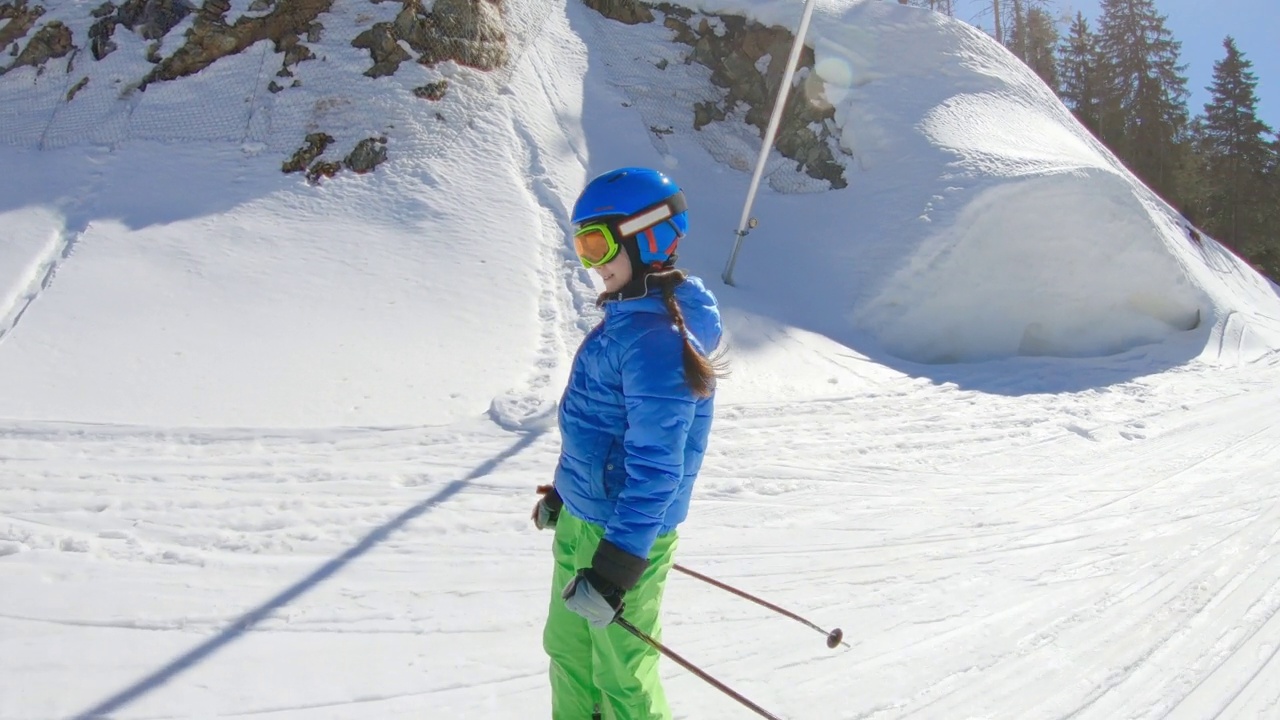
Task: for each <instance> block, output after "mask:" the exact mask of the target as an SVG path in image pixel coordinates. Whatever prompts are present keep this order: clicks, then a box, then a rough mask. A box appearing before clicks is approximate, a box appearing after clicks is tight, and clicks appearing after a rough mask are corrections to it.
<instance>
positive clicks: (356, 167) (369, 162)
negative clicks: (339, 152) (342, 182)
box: [342, 137, 387, 175]
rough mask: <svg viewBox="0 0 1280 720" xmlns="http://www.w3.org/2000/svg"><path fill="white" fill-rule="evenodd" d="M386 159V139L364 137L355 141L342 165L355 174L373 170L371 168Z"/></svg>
mask: <svg viewBox="0 0 1280 720" xmlns="http://www.w3.org/2000/svg"><path fill="white" fill-rule="evenodd" d="M386 160H387V139H386V138H385V137H376V138H365V139H364V140H361V141H360V142H358V143H356V147H355V149H354V150H352V151H351V152H350V153H348V154H347V156H346V157H345V158H343V159H342V166H343V167H345V168H346V169H348V170H350V171H351V172H353V173H355V174H357V175H363V174H365V173H367V172H373V169H374V168H376V167H378V166H379V165H381V164H382V163H384V162H386Z"/></svg>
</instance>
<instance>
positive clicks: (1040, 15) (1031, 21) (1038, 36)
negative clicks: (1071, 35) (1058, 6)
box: [1022, 6, 1060, 93]
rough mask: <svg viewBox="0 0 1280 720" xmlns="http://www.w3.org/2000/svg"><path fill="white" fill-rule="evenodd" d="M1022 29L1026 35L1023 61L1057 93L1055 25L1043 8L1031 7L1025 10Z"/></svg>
mask: <svg viewBox="0 0 1280 720" xmlns="http://www.w3.org/2000/svg"><path fill="white" fill-rule="evenodd" d="M1023 27H1024V28H1025V30H1024V32H1025V33H1026V41H1025V42H1024V52H1025V53H1026V54H1025V55H1024V56H1023V58H1022V59H1023V61H1024V62H1026V63H1027V66H1028V67H1030V68H1031V69H1032V70H1034V71H1035V73H1036V74H1037V75H1039V76H1040V79H1041V80H1044V82H1045V84H1046V85H1048V86H1049V88H1050V89H1051V90H1053V91H1054V92H1055V93H1056V92H1058V87H1059V84H1060V81H1059V79H1058V59H1057V56H1056V55H1055V52H1054V51H1055V49H1056V48H1057V45H1058V27H1057V25H1055V24H1054V22H1053V18H1052V17H1050V16H1049V13H1048V12H1047V11H1046V10H1045V9H1044V8H1041V7H1035V6H1033V7H1031V8H1029V9H1028V10H1027V17H1026V21H1025V22H1024V23H1023Z"/></svg>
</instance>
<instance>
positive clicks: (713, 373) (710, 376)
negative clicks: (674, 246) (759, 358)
mask: <svg viewBox="0 0 1280 720" xmlns="http://www.w3.org/2000/svg"><path fill="white" fill-rule="evenodd" d="M684 279H685V274H684V271H682V270H676V269H674V268H672V269H669V270H660V271H657V272H652V273H649V275H648V276H646V277H645V281H646V282H648V283H651V284H652V285H655V286H657V287H660V288H662V301H663V303H664V304H666V306H667V312H668V313H670V314H671V319H672V321H674V322H675V324H676V328H677V329H679V330H680V337H682V338H684V349H683V350H682V351H681V352H682V353H683V355H684V381H685V383H687V384H688V385H689V389H690V390H693V394H694V395H696V396H698V397H700V398H708V397H711V394H712V393H713V392H715V390H716V381H717V380H719V379H720V378H722V377H726V376H727V375H728V374H729V366H728V363H727V362H726V361H725V359H724V352H723V350H721V351H720V352H717V353H715V354H713V355H712V356H711V357H707V356H705V355H703V354H702V353H700V352H698V349H697V348H695V347H694V346H693V340H691V339H690V337H689V329H688V328H687V327H685V324H684V312H683V311H681V310H680V303H679V302H677V301H676V287H677V286H678V285H680V283H682V282H684Z"/></svg>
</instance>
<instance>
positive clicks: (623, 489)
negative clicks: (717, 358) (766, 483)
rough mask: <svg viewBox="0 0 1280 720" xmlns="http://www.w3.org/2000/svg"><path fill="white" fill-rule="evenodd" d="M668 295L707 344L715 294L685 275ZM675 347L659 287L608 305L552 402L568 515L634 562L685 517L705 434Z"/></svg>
mask: <svg viewBox="0 0 1280 720" xmlns="http://www.w3.org/2000/svg"><path fill="white" fill-rule="evenodd" d="M675 294H676V300H677V301H678V302H679V304H680V309H681V311H682V312H683V314H684V318H685V326H686V327H687V328H688V330H689V332H690V334H691V335H692V338H691V339H692V340H693V341H694V347H696V348H697V349H698V350H699V351H700V352H702V353H703V354H707V353H710V352H712V351H713V350H715V348H716V347H717V346H718V345H719V344H720V311H719V309H718V308H717V307H716V299H715V297H714V296H713V295H712V294H711V292H710V291H709V290H707V288H706V287H705V286H703V284H702V281H700V280H699V279H697V278H695V277H689V278H687V279H686V280H685V281H684V282H683V283H681V284H680V285H678V286H677V287H676V289H675ZM682 349H683V340H682V338H681V337H680V331H679V330H678V329H676V326H675V323H674V322H673V321H672V319H671V315H670V314H669V313H668V312H667V308H666V305H665V304H664V303H663V300H662V291H661V290H657V289H655V290H651V291H650V292H649V294H648V295H645V296H644V297H640V298H634V299H630V300H618V301H612V302H608V303H606V304H605V306H604V320H603V321H602V322H601V323H600V324H599V325H597V326H596V327H595V328H594V329H593V330H592V331H591V332H590V333H588V334H587V337H586V338H585V339H584V340H583V341H582V346H581V347H579V348H578V354H577V356H576V357H575V358H574V361H573V368H572V370H571V371H570V374H569V383H568V386H567V387H566V388H565V391H564V397H563V398H561V400H560V434H561V450H560V463H559V465H558V466H557V467H556V475H555V485H556V490H557V492H559V494H560V497H561V498H563V499H564V504H565V507H566V508H568V510H569V512H571V513H573V514H574V515H575V516H577V517H579V518H581V519H583V520H586V521H588V522H593V523H596V524H597V525H603V526H604V528H605V534H604V539H605V540H608V541H609V542H611V543H613V544H614V545H616V546H617V547H618V548H619V549H621V550H625V551H626V552H628V553H631V554H632V555H635V556H637V557H641V558H646V557H648V556H649V550H650V548H651V547H652V545H653V542H654V540H655V539H656V538H657V537H658V535H661V534H663V533H666V532H668V531H670V530H673V529H675V527H676V525H679V524H680V523H681V522H682V521H683V520H684V519H685V516H686V515H688V512H689V497H690V495H691V494H692V492H693V481H694V480H695V479H696V478H697V475H698V470H699V469H700V468H701V467H702V457H703V455H704V453H705V452H706V449H707V436H708V435H709V434H710V432H711V414H712V409H713V400H712V398H701V399H700V398H698V397H697V396H695V395H694V394H693V392H692V391H691V390H690V389H689V386H688V385H687V384H686V383H685V378H684V361H683V356H682Z"/></svg>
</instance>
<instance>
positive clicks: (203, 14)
mask: <svg viewBox="0 0 1280 720" xmlns="http://www.w3.org/2000/svg"><path fill="white" fill-rule="evenodd" d="M332 5H333V0H278V2H276V4H275V7H274V8H273V9H272V11H271V12H270V13H268V14H267V15H264V16H261V17H248V16H242V17H240V18H239V19H237V20H236V21H235V23H234V24H230V25H229V24H227V21H226V13H227V11H228V10H230V9H231V4H230V2H229V0H205V2H204V5H202V6H201V7H200V9H199V11H197V14H196V19H195V23H194V24H193V26H192V27H191V29H190V30H188V31H187V33H186V43H185V44H183V46H182V47H180V48H178V50H177V51H176V52H174V53H173V54H172V55H170V56H168V57H166V58H164V59H163V60H161V61H160V62H159V64H157V65H156V67H155V68H154V69H153V70H152V71H151V72H150V73H148V74H147V76H146V77H145V78H143V79H142V82H141V83H140V84H139V89H141V90H145V89H146V87H147V85H149V84H151V83H153V82H160V81H164V80H174V79H177V78H180V77H186V76H188V75H194V74H195V73H198V72H200V71H201V70H203V69H205V68H207V67H209V66H210V65H212V64H213V63H214V62H217V60H218V59H219V58H222V57H226V56H228V55H235V54H236V53H239V52H242V51H243V50H244V49H245V48H248V47H249V46H250V45H253V44H254V43H256V42H259V41H261V40H271V41H272V42H273V43H274V44H275V50H276V52H279V53H283V54H284V62H283V67H282V68H281V70H280V73H277V74H280V75H282V76H291V75H292V73H291V72H290V70H289V68H290V66H292V65H295V64H297V63H299V62H302V61H304V60H309V59H310V58H311V57H313V55H312V53H311V49H310V48H308V47H307V46H306V45H303V44H302V41H301V39H300V38H301V37H303V36H306V35H308V34H310V33H318V32H319V28H318V27H314V25H316V24H317V23H316V18H318V17H319V16H320V14H321V13H324V12H328V10H329V8H330V7H331V6H332Z"/></svg>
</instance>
